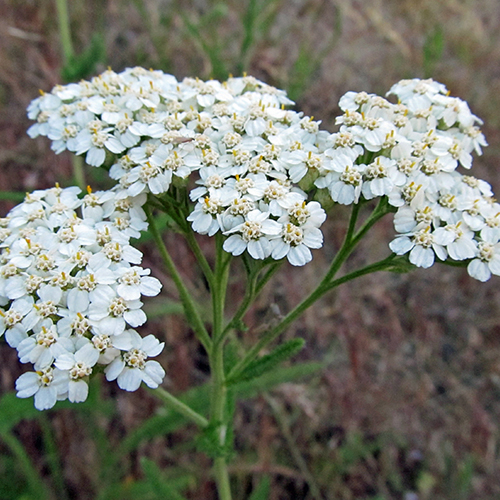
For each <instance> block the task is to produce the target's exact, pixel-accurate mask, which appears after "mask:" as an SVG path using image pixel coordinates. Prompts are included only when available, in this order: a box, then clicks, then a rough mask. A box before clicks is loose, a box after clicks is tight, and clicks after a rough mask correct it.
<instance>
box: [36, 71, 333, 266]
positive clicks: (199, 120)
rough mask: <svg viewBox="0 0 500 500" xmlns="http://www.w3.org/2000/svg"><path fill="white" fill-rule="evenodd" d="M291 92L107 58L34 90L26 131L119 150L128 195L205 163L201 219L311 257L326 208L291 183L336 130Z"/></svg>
mask: <svg viewBox="0 0 500 500" xmlns="http://www.w3.org/2000/svg"><path fill="white" fill-rule="evenodd" d="M289 104H292V101H290V100H289V99H288V98H287V97H286V94H285V92H284V91H281V90H278V89H276V88H274V87H271V86H269V85H266V84H264V83H262V82H260V81H258V80H256V79H255V78H253V77H242V78H229V79H228V80H227V81H226V82H224V83H220V82H218V81H214V80H210V81H207V82H203V81H201V80H198V79H192V78H186V79H184V80H183V81H182V82H178V81H177V80H176V79H175V77H173V76H171V75H167V74H164V73H162V72H160V71H146V70H144V69H142V68H133V69H128V70H125V71H124V72H122V73H120V74H117V73H114V72H112V71H110V70H108V71H106V72H105V73H103V74H102V75H101V76H99V77H96V78H94V79H93V80H92V81H91V82H81V83H79V84H70V85H67V86H65V87H62V86H58V87H55V88H54V89H53V90H52V92H51V93H50V94H49V93H48V94H43V95H42V96H41V97H39V98H38V99H36V100H35V101H33V102H32V104H31V106H30V107H29V109H28V115H29V117H30V118H32V119H36V120H37V123H36V124H34V125H33V126H32V127H31V128H30V129H29V134H30V135H31V136H32V137H36V136H37V135H45V136H47V137H49V138H50V139H52V141H53V149H54V150H55V151H56V152H61V151H63V150H65V149H69V150H70V151H73V152H75V153H76V154H79V155H80V154H86V161H87V163H89V164H90V165H94V166H100V165H102V164H104V162H105V160H106V157H107V156H108V157H109V158H110V161H111V159H114V162H113V161H111V163H113V164H112V166H111V169H110V171H109V174H110V176H111V177H112V178H113V179H115V180H116V181H118V183H119V185H120V186H121V189H122V190H123V192H124V193H126V195H127V196H132V197H134V196H138V195H140V194H141V193H152V194H154V195H161V194H163V193H166V192H167V191H168V190H169V188H170V186H171V184H172V182H174V181H175V178H177V179H186V178H187V177H188V176H190V174H191V173H192V172H198V174H199V177H200V178H201V180H200V181H199V182H198V184H200V187H198V188H196V189H194V190H193V191H192V192H191V199H192V201H195V202H197V204H196V206H195V208H194V211H193V212H192V213H191V214H190V216H189V218H188V220H189V221H191V222H192V224H193V228H194V230H195V231H197V232H199V233H201V234H209V235H213V234H215V233H216V232H217V231H219V230H220V231H222V232H224V234H225V235H228V236H229V237H228V239H227V241H226V244H225V246H224V249H225V250H226V251H228V252H231V253H233V254H234V255H239V254H241V253H242V252H244V251H245V250H248V252H249V253H250V255H251V256H252V257H254V258H256V259H264V258H266V257H270V256H271V257H272V258H275V259H282V258H284V257H285V256H286V257H287V258H288V260H289V261H290V262H291V263H292V264H294V265H304V264H305V263H306V262H309V261H310V260H311V258H312V255H311V251H310V248H319V247H321V246H322V242H323V236H322V233H321V231H320V230H319V226H320V225H321V224H322V223H323V221H324V220H325V218H326V214H325V213H324V211H323V210H322V208H321V207H320V205H319V204H318V203H316V202H309V203H308V201H307V197H306V194H305V193H304V192H303V191H301V190H300V189H298V188H297V187H293V185H292V183H297V182H299V181H300V180H301V179H302V178H303V177H304V176H305V175H306V173H307V172H308V171H309V170H314V171H318V170H319V169H321V168H322V163H323V161H324V159H323V156H322V153H321V151H322V149H321V147H322V146H321V142H322V140H323V139H324V138H326V137H328V135H329V134H327V133H326V132H319V130H318V128H319V127H318V126H319V124H318V123H317V122H314V121H313V120H312V119H310V118H307V117H303V115H302V114H301V113H296V112H293V111H287V110H285V109H284V106H285V105H289ZM111 153H113V155H111Z"/></svg>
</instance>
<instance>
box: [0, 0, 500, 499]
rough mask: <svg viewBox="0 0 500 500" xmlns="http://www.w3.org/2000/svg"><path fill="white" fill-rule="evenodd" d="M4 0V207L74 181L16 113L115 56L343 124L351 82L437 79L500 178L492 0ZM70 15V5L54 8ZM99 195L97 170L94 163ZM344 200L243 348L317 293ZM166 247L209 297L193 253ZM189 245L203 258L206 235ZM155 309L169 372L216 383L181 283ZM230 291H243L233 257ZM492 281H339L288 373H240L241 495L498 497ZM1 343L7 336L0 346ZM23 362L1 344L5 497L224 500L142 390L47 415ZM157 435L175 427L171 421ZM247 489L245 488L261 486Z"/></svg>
mask: <svg viewBox="0 0 500 500" xmlns="http://www.w3.org/2000/svg"><path fill="white" fill-rule="evenodd" d="M65 5H66V4H65V2H64V1H62V0H57V1H56V0H54V1H49V0H45V1H37V0H0V67H1V71H0V137H1V143H0V190H1V191H2V193H1V194H0V208H1V215H2V216H3V215H5V214H6V213H7V211H8V210H9V209H10V208H11V207H12V206H13V205H14V204H15V202H16V201H19V200H20V199H22V194H21V197H20V196H19V194H17V193H25V192H26V191H31V190H33V189H39V188H47V187H50V186H53V185H54V183H55V182H59V183H61V185H64V186H66V185H71V184H72V182H73V179H72V178H73V167H72V159H71V156H70V155H69V154H67V153H64V154H61V155H59V156H56V155H54V153H53V152H52V151H51V150H50V145H49V142H48V140H46V139H45V138H38V139H36V140H32V139H30V138H28V136H27V135H26V130H27V128H28V127H29V125H30V122H29V120H28V119H27V118H26V111H25V110H26V107H27V105H28V104H29V102H30V101H31V100H32V99H34V98H35V97H37V96H38V95H39V89H41V90H44V91H50V89H51V88H52V87H53V86H54V85H56V84H58V83H65V82H70V81H78V80H79V79H81V78H90V77H92V76H94V75H96V74H98V73H100V72H102V71H103V70H105V69H106V68H107V67H108V66H110V67H111V68H112V69H113V70H115V71H117V72H118V71H121V70H123V69H124V68H126V67H130V66H135V65H140V66H144V67H147V68H149V67H151V68H154V69H161V70H163V71H165V72H169V73H172V74H174V75H175V76H176V77H177V78H178V79H182V78H183V77H185V76H193V77H195V76H198V77H200V78H203V79H207V78H210V77H214V78H217V79H221V80H223V79H225V78H227V76H228V75H229V74H233V75H235V76H238V75H241V74H242V73H243V72H247V73H248V74H251V75H254V76H256V77H257V78H259V79H262V80H264V81H265V82H267V83H269V84H272V85H275V86H277V87H279V88H283V89H286V90H287V91H288V93H289V96H290V97H291V98H292V99H294V100H295V101H296V102H297V109H300V110H302V111H304V112H305V113H306V114H308V115H312V116H314V118H315V119H316V120H318V119H319V120H322V126H323V127H324V128H325V129H326V130H329V131H334V130H335V125H334V121H335V116H336V115H338V114H339V109H338V106H337V103H338V100H339V98H340V97H341V96H342V95H343V94H344V93H345V92H346V91H348V90H356V91H361V90H364V91H367V92H370V93H378V94H380V95H384V94H385V93H386V92H387V91H388V89H389V88H390V87H391V85H392V84H393V83H395V82H397V81H398V80H400V79H402V78H415V77H419V78H429V77H432V78H433V79H435V80H438V81H440V82H442V83H444V84H446V86H447V87H448V89H449V90H450V91H451V94H452V95H454V96H458V97H461V98H462V99H464V100H467V101H468V102H469V104H470V107H471V109H472V112H473V113H475V114H476V115H478V116H479V117H481V118H482V119H483V120H484V122H485V124H484V127H483V132H484V133H485V135H486V138H487V140H488V142H489V144H490V146H489V147H488V148H486V149H485V152H484V155H483V156H482V157H480V158H476V160H475V163H474V171H473V173H474V175H476V176H477V177H480V178H484V179H485V180H487V181H488V182H490V183H491V184H492V186H493V188H494V191H496V192H499V191H500V173H499V168H498V165H499V160H500V2H498V0H441V1H439V2H437V1H435V0H373V1H371V2H363V1H361V0H330V1H326V0H323V1H322V0H289V1H285V0H242V1H237V0H232V1H225V2H218V1H215V0H213V1H212V0H182V1H181V0H109V1H105V0H72V1H71V2H69V5H66V6H67V7H68V20H69V28H70V29H69V31H68V32H65V31H64V30H61V29H60V28H61V24H60V22H59V21H60V20H61V18H64V6H65ZM61 16H62V17H61ZM87 176H88V179H87V180H88V182H89V183H90V184H92V186H93V187H94V188H99V187H105V186H106V185H107V184H106V182H107V181H106V178H105V177H106V176H105V174H104V175H103V174H101V173H100V171H99V170H98V169H92V171H89V172H88V173H87ZM346 216H347V214H346V213H344V211H343V210H338V211H337V210H336V211H335V218H334V217H330V218H329V220H328V221H327V223H326V224H325V226H324V227H325V230H324V232H325V240H326V245H325V248H324V249H323V251H318V252H315V256H314V260H313V263H312V264H310V265H308V266H306V267H305V268H303V269H293V272H292V269H291V268H290V266H288V267H286V266H285V267H284V268H283V270H282V271H281V273H280V274H279V275H278V276H277V277H276V278H275V279H274V281H272V282H271V283H270V284H269V285H268V287H267V288H266V289H265V290H264V292H263V294H262V296H261V297H260V299H259V300H258V302H257V304H256V306H255V307H254V308H253V309H252V310H251V311H250V312H249V314H248V315H247V317H246V322H247V324H248V325H249V327H250V329H249V331H248V332H246V333H245V334H244V337H243V338H244V339H245V341H248V343H251V342H252V341H254V340H255V338H257V336H258V335H259V328H261V327H262V325H263V324H266V323H268V322H271V321H273V315H276V314H282V313H284V312H287V311H288V310H289V309H290V308H291V307H293V305H294V304H296V303H297V301H299V300H300V297H302V296H303V294H304V290H305V289H307V288H308V287H310V288H312V287H313V286H314V284H315V283H316V282H317V280H318V278H319V276H320V275H321V270H322V269H324V267H325V266H326V264H327V262H328V260H329V259H331V257H332V255H333V254H334V252H335V250H336V249H338V247H339V245H340V242H341V240H342V236H343V232H344V231H345V227H346V226H345V219H346ZM375 233H376V234H374V235H373V236H371V237H370V238H368V239H367V240H365V242H364V243H363V244H362V245H361V247H360V248H359V249H358V251H357V253H356V254H355V255H354V258H353V261H352V263H351V264H350V265H351V266H353V268H354V267H357V266H359V265H362V264H364V263H369V262H371V261H374V260H375V259H378V258H382V257H384V256H385V255H387V254H388V248H387V243H388V242H389V241H390V240H391V239H392V235H393V229H392V221H391V220H390V218H388V219H387V220H384V221H382V222H381V223H380V224H379V226H378V228H377V230H376V231H375ZM166 239H167V245H169V248H171V250H172V253H173V254H174V255H176V256H177V262H179V263H180V264H179V267H180V270H181V272H182V273H183V275H184V276H185V277H186V278H187V279H190V280H192V282H193V283H194V284H195V286H196V291H197V292H198V294H199V297H200V300H202V301H203V300H205V299H204V298H203V297H204V294H205V290H204V287H203V283H202V281H201V279H200V276H199V275H198V273H197V272H196V270H193V267H194V265H193V264H194V260H193V259H192V258H191V257H190V256H189V252H188V251H187V249H186V248H184V246H183V243H182V242H181V241H177V240H176V238H175V236H174V235H166ZM200 243H201V244H202V245H203V246H204V248H206V251H207V252H208V253H210V251H211V242H210V241H209V239H208V238H207V239H204V238H200ZM142 250H143V251H144V253H145V263H146V265H148V266H150V267H152V268H153V274H154V275H155V276H157V277H158V278H160V279H161V280H162V282H163V284H164V291H163V292H162V296H161V298H160V299H154V300H150V301H148V304H147V308H148V310H147V313H148V317H149V318H151V319H150V321H149V322H148V324H147V325H146V326H145V327H144V328H143V330H142V332H141V333H143V334H147V333H148V332H153V331H154V332H155V334H156V335H157V336H158V337H160V338H162V340H164V341H165V342H166V347H165V350H164V352H163V353H162V355H161V359H160V362H161V363H162V364H163V366H164V367H165V368H166V371H167V374H168V379H167V380H166V382H165V386H166V387H167V388H168V389H169V390H170V391H172V392H173V393H175V394H177V395H184V396H183V397H185V399H186V401H193V402H194V401H197V400H199V399H200V398H201V399H202V398H203V396H204V395H205V396H206V390H205V388H204V386H203V383H204V382H205V381H206V380H207V376H208V374H207V364H206V357H205V353H204V352H203V351H202V350H201V349H200V348H199V346H198V344H197V342H196V340H195V339H194V337H193V335H192V332H191V331H190V330H189V329H188V328H187V327H186V324H185V322H184V320H183V318H182V316H181V315H180V314H179V304H178V300H177V297H176V294H175V289H174V286H173V285H171V283H170V281H169V278H168V276H166V275H165V273H164V271H163V270H162V269H161V268H160V267H158V266H157V265H156V262H157V259H155V258H154V257H155V254H154V251H152V250H151V249H148V248H147V247H144V248H142ZM235 272H236V274H235V279H234V282H233V283H232V285H231V286H232V290H231V295H230V296H233V295H237V294H239V293H242V290H243V289H242V285H241V283H240V280H239V279H238V278H239V275H238V267H237V266H236V268H235ZM498 285H499V278H498V277H494V278H492V279H491V280H490V281H489V282H488V283H486V284H481V283H479V282H477V281H475V280H473V279H472V278H470V277H469V276H468V275H467V273H466V271H465V269H463V268H448V267H445V266H437V265H436V266H433V268H431V269H429V270H418V271H414V272H412V273H410V274H405V275H394V274H388V273H383V274H380V275H373V276H368V277H365V278H363V279H361V280H358V281H356V282H354V283H353V284H347V285H343V287H342V288H340V289H338V291H337V292H335V293H334V294H331V295H327V296H326V298H325V299H323V300H322V301H321V302H320V303H318V304H316V306H315V307H314V308H312V309H311V310H309V311H308V313H307V314H306V315H305V316H304V317H303V318H302V320H300V321H298V322H297V323H296V324H295V325H294V326H293V327H292V328H290V329H289V330H288V331H287V332H286V333H285V334H283V338H286V339H289V338H293V337H294V336H297V335H299V336H302V337H304V338H305V339H306V347H305V349H304V350H303V351H302V352H301V353H300V354H299V355H298V356H296V358H295V359H294V361H293V363H292V364H290V365H289V368H290V370H295V371H294V372H293V374H294V375H293V376H294V382H293V383H287V384H279V378H277V377H275V378H274V379H273V378H272V377H271V378H269V379H268V380H267V382H266V388H267V389H268V390H267V391H266V392H265V393H258V391H257V389H258V388H256V387H248V388H246V391H244V393H243V394H241V395H240V396H242V397H243V396H244V398H245V399H242V400H241V401H239V402H238V403H237V410H236V421H237V424H236V429H235V434H236V436H237V437H236V440H235V445H236V449H237V450H238V456H237V457H234V459H233V460H232V461H231V465H230V473H231V476H232V478H233V485H234V492H235V494H234V498H235V499H236V500H239V499H242V500H243V499H246V498H249V497H250V495H251V494H252V492H254V493H255V489H256V487H257V485H259V484H260V485H261V487H262V484H264V483H263V482H262V481H264V482H266V481H268V482H269V485H270V493H269V499H270V500H278V499H280V500H281V499H283V500H286V499H297V500H302V499H315V500H319V499H325V500H333V499H335V500H354V499H356V500H358V499H359V500H364V499H372V500H467V499H475V500H495V499H498V498H500V463H499V461H498V456H499V453H500V449H499V447H500V433H499V422H500V290H499V287H498ZM2 342H3V340H2ZM25 369H26V367H24V366H22V365H21V364H20V363H19V362H18V359H17V355H16V352H15V351H14V350H12V349H10V348H8V346H6V344H5V343H4V342H3V343H2V344H0V498H1V499H2V500H4V499H5V500H10V499H31V498H37V499H41V498H47V499H51V498H57V499H63V500H64V499H70V498H71V499H77V500H80V499H82V500H86V499H94V498H102V499H111V498H117V499H128V498H141V499H146V500H148V499H155V498H163V499H165V498H166V499H169V498H172V499H173V500H178V499H179V498H185V499H193V500H212V499H213V500H215V499H216V493H215V488H214V484H213V481H212V478H211V476H210V460H209V459H208V458H207V457H206V456H205V455H204V454H203V453H200V452H199V451H197V449H196V447H195V446H194V445H193V444H192V439H193V438H194V437H195V436H196V430H195V429H194V428H192V426H190V425H186V424H185V422H184V421H183V420H182V419H181V418H180V417H178V416H175V415H174V414H171V413H169V412H166V411H165V410H163V409H162V408H161V406H160V405H159V403H158V401H157V400H156V399H155V397H154V395H151V393H149V392H146V391H145V390H143V389H140V390H139V391H137V392H136V393H133V394H129V393H125V392H123V391H119V390H118V389H117V387H116V386H115V384H114V383H113V384H110V383H106V384H103V385H102V387H100V382H99V381H96V383H95V384H94V387H93V391H92V394H93V395H92V396H91V401H90V402H88V403H83V404H81V405H74V406H73V407H71V406H70V405H60V406H58V407H56V408H58V409H56V410H54V411H50V412H47V413H44V414H39V413H38V412H36V410H33V408H32V401H31V400H29V401H24V400H22V401H21V400H17V399H16V398H15V397H14V396H13V389H14V384H15V380H16V378H17V377H18V376H19V375H20V374H21V373H22V372H23V371H24V370H25ZM167 431H168V434H167V435H165V433H166V432H167ZM255 498H257V497H255Z"/></svg>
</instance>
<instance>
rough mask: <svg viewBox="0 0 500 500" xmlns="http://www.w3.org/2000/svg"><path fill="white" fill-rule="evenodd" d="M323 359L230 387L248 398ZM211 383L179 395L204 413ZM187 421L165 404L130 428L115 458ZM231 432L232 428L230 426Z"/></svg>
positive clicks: (302, 374)
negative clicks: (136, 425) (152, 414)
mask: <svg viewBox="0 0 500 500" xmlns="http://www.w3.org/2000/svg"><path fill="white" fill-rule="evenodd" d="M325 366H326V363H318V362H311V361H309V362H306V363H299V364H295V365H293V366H291V367H287V368H281V369H280V370H275V371H273V372H270V373H266V374H264V375H262V376H260V377H258V378H256V379H253V380H250V381H248V382H240V383H238V384H235V385H233V386H232V388H231V392H233V393H234V395H235V397H236V398H243V397H245V398H249V397H253V396H255V395H257V394H259V393H260V392H262V391H266V390H269V389H271V388H272V387H274V386H275V385H278V384H282V383H284V382H293V381H296V380H300V379H303V378H306V377H310V376H312V375H314V374H315V373H317V372H318V371H320V370H322V369H323V368H324V367H325ZM210 390H211V388H210V384H203V385H202V386H200V387H195V388H194V389H191V390H189V391H187V392H186V393H185V394H183V395H182V396H180V397H179V399H180V400H181V401H182V402H183V403H186V404H187V405H188V406H190V407H191V408H192V409H193V410H194V411H196V412H198V413H200V414H201V415H204V416H206V414H207V411H208V408H209V405H210ZM188 423H190V422H189V421H188V420H187V419H186V418H185V417H184V416H183V415H181V414H180V413H177V412H175V411H170V410H169V409H168V405H166V407H165V409H162V410H161V413H159V414H157V415H154V416H153V417H151V418H149V419H148V420H146V421H145V422H143V423H142V424H141V425H140V426H139V427H137V428H136V429H135V430H133V431H132V432H131V433H130V434H129V435H128V436H127V437H126V438H125V439H124V440H123V441H122V444H121V446H120V449H119V452H118V453H117V454H116V459H117V460H118V459H119V457H122V456H124V455H125V454H126V453H129V452H130V451H132V450H134V449H135V448H137V447H138V446H139V445H140V444H141V443H142V442H144V441H146V440H151V439H153V438H154V437H156V436H164V435H166V434H168V433H171V432H174V431H176V430H178V429H180V428H182V427H183V426H185V425H187V424H188ZM229 432H231V429H229Z"/></svg>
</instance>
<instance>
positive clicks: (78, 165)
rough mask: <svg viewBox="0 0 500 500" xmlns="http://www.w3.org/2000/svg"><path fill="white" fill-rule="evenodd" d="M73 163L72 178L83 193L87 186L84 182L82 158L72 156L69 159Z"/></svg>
mask: <svg viewBox="0 0 500 500" xmlns="http://www.w3.org/2000/svg"><path fill="white" fill-rule="evenodd" d="M71 161H72V163H73V177H74V178H75V184H76V185H77V186H78V187H79V188H80V189H81V190H82V191H85V189H86V188H87V184H86V182H85V170H84V168H83V157H82V156H76V155H73V156H72V159H71Z"/></svg>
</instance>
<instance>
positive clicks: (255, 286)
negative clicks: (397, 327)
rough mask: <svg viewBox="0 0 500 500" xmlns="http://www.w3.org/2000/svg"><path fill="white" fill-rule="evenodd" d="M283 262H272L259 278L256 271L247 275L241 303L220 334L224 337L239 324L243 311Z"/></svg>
mask: <svg viewBox="0 0 500 500" xmlns="http://www.w3.org/2000/svg"><path fill="white" fill-rule="evenodd" d="M283 263H284V260H281V261H279V262H275V263H273V264H272V265H271V266H270V267H269V269H268V270H267V271H266V273H265V274H264V276H262V278H260V279H259V273H258V272H255V273H253V274H250V275H249V276H248V281H247V288H246V290H245V296H244V297H243V300H242V302H241V304H240V305H239V307H238V310H237V311H236V312H235V314H234V316H233V318H232V319H231V321H230V322H229V323H228V325H227V326H226V328H225V329H224V331H223V333H222V335H223V336H224V337H225V336H226V335H228V334H229V332H230V330H232V329H233V328H238V325H239V324H240V321H241V320H242V319H243V316H244V315H245V313H246V312H247V311H248V308H249V307H250V306H251V305H252V303H253V301H254V300H255V298H256V297H257V296H258V295H259V293H260V292H261V291H262V289H263V288H264V286H265V285H266V284H267V282H268V281H269V280H270V279H271V278H272V277H273V276H274V275H275V274H276V272H277V271H278V270H279V269H280V268H281V266H282V265H283Z"/></svg>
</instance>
